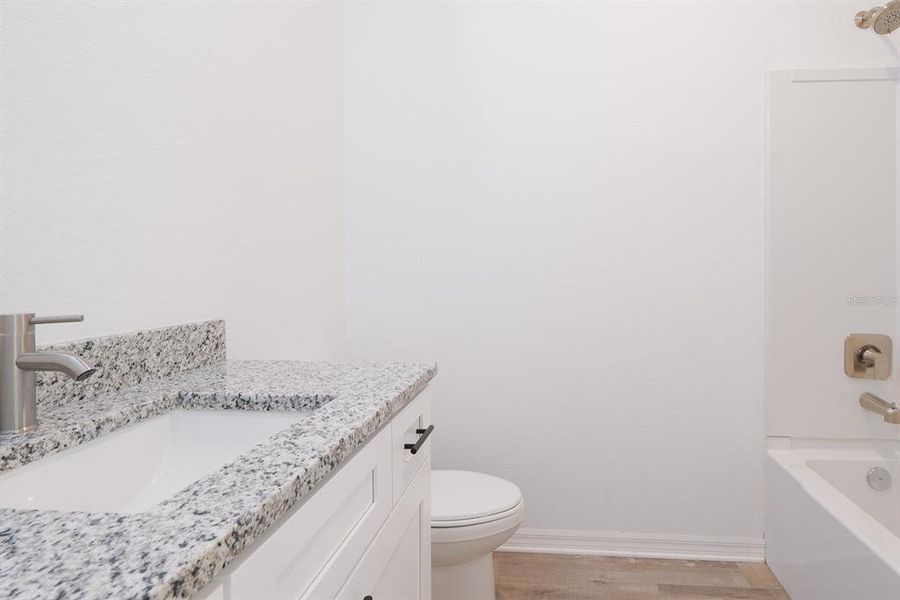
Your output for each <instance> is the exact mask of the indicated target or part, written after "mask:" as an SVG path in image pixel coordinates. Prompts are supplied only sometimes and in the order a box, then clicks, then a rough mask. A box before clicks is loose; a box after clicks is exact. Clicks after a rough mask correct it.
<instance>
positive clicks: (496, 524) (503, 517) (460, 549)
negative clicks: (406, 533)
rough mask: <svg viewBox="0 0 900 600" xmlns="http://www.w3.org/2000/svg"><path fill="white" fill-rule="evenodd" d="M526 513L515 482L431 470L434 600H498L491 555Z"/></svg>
mask: <svg viewBox="0 0 900 600" xmlns="http://www.w3.org/2000/svg"><path fill="white" fill-rule="evenodd" d="M524 512H525V501H524V500H523V499H522V492H521V491H519V488H518V487H516V486H515V485H514V484H512V483H510V482H508V481H506V480H505V479H500V478H499V477H494V476H493V475H485V474H484V473H475V472H472V471H440V470H435V471H432V473H431V597H432V600H462V599H465V600H494V563H493V559H492V555H491V553H492V552H493V551H494V550H496V549H497V548H498V547H499V546H500V545H502V544H503V543H504V542H506V540H508V539H509V538H510V537H512V534H513V533H515V531H516V529H517V528H518V527H519V523H521V522H522V517H523V515H524Z"/></svg>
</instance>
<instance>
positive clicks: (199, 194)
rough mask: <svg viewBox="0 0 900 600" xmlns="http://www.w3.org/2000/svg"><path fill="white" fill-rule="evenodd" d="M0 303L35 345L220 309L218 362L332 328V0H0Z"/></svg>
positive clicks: (290, 350)
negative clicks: (37, 317) (223, 329)
mask: <svg viewBox="0 0 900 600" xmlns="http://www.w3.org/2000/svg"><path fill="white" fill-rule="evenodd" d="M0 10H2V13H0V28H2V29H0V35H2V49H0V127H2V130H0V312H12V311H27V310H34V311H37V312H45V313H49V312H72V311H83V312H84V313H85V314H86V321H85V322H84V323H83V324H80V325H70V326H54V327H46V328H44V329H42V330H41V332H40V333H39V336H40V337H39V341H45V342H46V341H56V340H63V339H71V338H78V337H86V336H92V335H98V334H104V333H112V332H120V331H126V330H134V329H140V328H145V327H154V326H162V325H170V324H174V323H181V322H185V321H193V320H200V319H208V318H216V317H221V318H225V319H226V320H227V321H228V350H229V355H230V356H231V357H233V358H240V357H251V356H252V357H256V358H275V357H281V358H312V357H327V356H330V355H332V354H333V353H334V352H336V351H337V349H338V348H339V346H340V344H341V342H342V339H343V329H344V323H343V303H342V298H343V287H342V286H343V271H342V267H343V256H342V245H343V240H342V237H341V229H342V225H341V220H342V214H341V206H340V193H341V190H340V126H341V122H340V119H341V116H340V56H339V50H340V11H339V8H338V7H337V6H335V5H329V4H302V3H299V2H293V3H286V2H256V1H253V2H251V1H249V0H248V1H241V2H222V3H208V2H109V1H90V2H77V3H60V2H52V3H51V2H33V3H24V2H15V1H4V2H3V3H0Z"/></svg>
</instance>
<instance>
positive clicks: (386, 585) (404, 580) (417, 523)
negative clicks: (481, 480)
mask: <svg viewBox="0 0 900 600" xmlns="http://www.w3.org/2000/svg"><path fill="white" fill-rule="evenodd" d="M430 463H431V461H430V460H429V459H426V460H425V462H424V464H423V465H422V468H421V469H420V470H419V472H418V473H417V474H416V476H415V478H414V479H413V481H412V483H411V484H410V486H409V488H408V489H407V490H406V493H405V494H404V495H403V496H402V497H401V498H400V502H398V504H397V506H396V507H395V508H394V512H393V513H391V516H390V517H389V518H388V520H387V522H386V523H385V525H384V527H383V528H382V530H381V531H380V532H379V533H378V535H377V536H376V537H375V540H373V542H372V545H371V546H369V548H368V550H366V553H365V555H363V557H362V559H361V560H360V562H359V564H358V565H357V567H356V569H355V570H354V571H353V573H352V574H351V575H350V578H349V579H348V580H347V583H346V584H345V585H344V587H343V588H342V589H341V591H340V593H339V594H338V598H341V599H343V600H363V599H364V598H366V597H367V596H371V598H372V600H430V598H431V515H430V512H429V506H430V505H429V493H430V485H431V481H430V474H431V464H430Z"/></svg>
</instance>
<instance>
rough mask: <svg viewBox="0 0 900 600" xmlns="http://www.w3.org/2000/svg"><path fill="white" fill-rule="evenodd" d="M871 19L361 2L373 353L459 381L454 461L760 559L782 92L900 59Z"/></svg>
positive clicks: (352, 325)
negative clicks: (428, 366) (800, 75)
mask: <svg viewBox="0 0 900 600" xmlns="http://www.w3.org/2000/svg"><path fill="white" fill-rule="evenodd" d="M865 6H867V5H865ZM862 7H864V5H860V4H859V3H858V2H818V3H813V2H777V3H775V2H766V3H757V2H740V3H739V2H720V3H710V2H653V3H635V2H619V3H605V2H604V3H601V2H597V3H564V4H563V3H487V2H485V3H468V2H454V3H449V2H448V3H435V2H430V3H354V4H348V5H346V6H345V10H344V27H345V30H344V85H345V88H344V92H345V119H346V128H345V137H344V141H345V158H346V162H345V203H346V204H345V210H346V215H347V239H348V242H347V265H348V323H349V325H348V332H349V339H350V340H351V345H352V348H353V353H354V354H355V355H358V356H365V357H368V358H381V359H384V358H413V359H435V360H437V361H438V362H439V364H440V369H441V370H440V374H439V376H438V379H437V381H436V383H435V385H436V387H438V388H439V390H440V399H439V400H438V401H437V403H436V406H435V407H434V416H435V421H436V423H437V424H438V435H437V437H436V438H435V442H434V443H435V464H436V466H438V467H451V466H452V467H457V468H471V469H479V470H484V471H487V472H491V473H495V474H497V475H500V476H503V477H507V478H509V479H511V480H513V481H515V482H517V483H518V484H519V485H520V486H521V487H522V488H523V490H524V493H525V496H526V499H527V502H528V511H529V512H528V517H527V520H526V524H525V526H526V527H527V528H529V529H546V530H597V531H604V532H636V533H644V534H648V535H651V536H653V535H655V536H658V537H664V536H678V535H684V536H693V537H692V538H691V539H694V538H700V537H703V536H711V537H712V538H713V539H714V540H719V541H728V540H750V541H751V542H752V541H753V540H756V542H757V547H758V541H759V538H761V537H762V533H763V532H762V527H763V525H762V523H763V521H762V513H763V490H762V479H763V477H762V460H763V448H764V419H763V256H764V241H763V214H764V201H763V170H764V169H763V157H764V143H763V138H764V101H765V94H764V73H765V72H766V71H767V70H768V69H771V68H778V67H790V66H804V67H821V66H865V65H879V66H880V65H885V64H895V63H896V60H897V52H896V50H897V49H896V46H895V44H896V41H897V39H898V38H896V37H895V38H894V39H893V40H888V39H885V38H879V37H877V36H875V35H874V34H873V33H871V32H867V31H859V30H857V29H856V28H855V27H853V24H852V16H853V14H854V13H855V12H856V11H857V10H859V9H860V8H862ZM752 546H753V545H752V544H750V546H748V547H752Z"/></svg>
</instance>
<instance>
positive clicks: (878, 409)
mask: <svg viewBox="0 0 900 600" xmlns="http://www.w3.org/2000/svg"><path fill="white" fill-rule="evenodd" d="M859 405H860V406H862V407H863V408H864V409H866V410H871V411H872V412H873V413H876V414H879V415H881V416H882V417H884V421H885V423H893V424H894V425H900V407H898V406H897V405H896V404H895V403H893V402H888V401H887V400H883V399H881V398H879V397H878V396H876V395H875V394H870V393H869V392H866V393H865V394H863V395H862V396H860V397H859Z"/></svg>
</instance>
